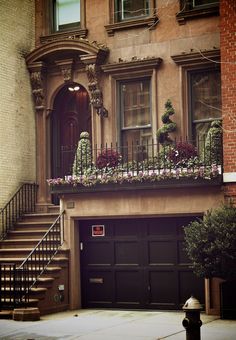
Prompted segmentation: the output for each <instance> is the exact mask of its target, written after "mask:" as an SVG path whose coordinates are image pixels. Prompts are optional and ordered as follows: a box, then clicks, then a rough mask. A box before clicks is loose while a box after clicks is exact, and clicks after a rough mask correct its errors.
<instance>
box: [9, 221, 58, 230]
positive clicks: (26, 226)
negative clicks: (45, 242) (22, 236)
mask: <svg viewBox="0 0 236 340" xmlns="http://www.w3.org/2000/svg"><path fill="white" fill-rule="evenodd" d="M53 223H54V221H53V222H51V221H34V222H28V221H21V222H18V223H17V224H16V225H15V227H14V230H22V229H23V228H24V229H29V228H30V229H32V228H33V229H37V228H41V227H46V228H47V229H49V228H50V227H51V225H52V224H53Z"/></svg>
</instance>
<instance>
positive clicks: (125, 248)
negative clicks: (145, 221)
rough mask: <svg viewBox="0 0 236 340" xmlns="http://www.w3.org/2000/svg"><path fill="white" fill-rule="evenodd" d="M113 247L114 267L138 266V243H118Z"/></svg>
mask: <svg viewBox="0 0 236 340" xmlns="http://www.w3.org/2000/svg"><path fill="white" fill-rule="evenodd" d="M114 247H115V260H114V262H115V265H137V266H138V265H140V252H139V243H138V242H127V241H118V242H115V244H114Z"/></svg>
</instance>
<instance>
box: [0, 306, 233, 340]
mask: <svg viewBox="0 0 236 340" xmlns="http://www.w3.org/2000/svg"><path fill="white" fill-rule="evenodd" d="M183 318H184V312H182V311H179V312H176V311H175V312H166V311H127V310H126V311H121V310H96V309H82V310H77V311H67V312H62V313H56V314H51V315H47V316H42V317H41V319H40V321H31V322H30V321H24V322H21V321H13V320H0V339H3V340H45V339H47V340H63V339H66V340H76V339H79V340H121V339H122V340H160V339H168V340H185V339H186V333H185V329H184V328H183V326H182V320H183ZM201 320H202V322H203V325H202V327H201V340H235V339H236V320H220V319H218V318H217V317H215V316H208V315H205V314H204V313H201Z"/></svg>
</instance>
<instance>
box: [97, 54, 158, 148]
mask: <svg viewBox="0 0 236 340" xmlns="http://www.w3.org/2000/svg"><path fill="white" fill-rule="evenodd" d="M161 63H162V59H161V58H150V59H149V58H147V59H141V60H139V59H137V60H132V61H120V62H119V63H114V64H106V65H102V66H101V68H102V71H103V72H104V73H105V74H108V75H109V76H110V79H111V93H110V98H112V101H111V112H115V115H113V116H112V135H113V138H114V142H116V141H118V143H119V145H120V143H121V113H120V104H119V103H120V95H119V83H120V82H125V81H128V80H131V81H132V80H137V79H138V80H140V79H144V78H146V79H147V78H148V79H150V88H151V91H150V99H151V103H150V108H151V130H152V131H151V133H152V138H153V139H155V137H156V131H157V97H156V95H155V94H156V93H157V82H156V78H157V72H158V68H159V66H160V64H161Z"/></svg>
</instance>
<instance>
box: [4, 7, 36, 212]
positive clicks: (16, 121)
mask: <svg viewBox="0 0 236 340" xmlns="http://www.w3.org/2000/svg"><path fill="white" fill-rule="evenodd" d="M34 18H35V16H34V0H8V1H1V2H0V21H1V48H0V89H1V94H0V97H1V107H0V160H1V166H0V188H1V195H0V208H1V207H2V206H3V205H4V204H5V203H6V202H7V201H8V200H9V198H10V196H11V195H12V194H13V193H14V192H15V190H16V188H17V187H18V186H19V185H20V183H21V182H23V181H34V180H35V115H34V109H33V104H32V98H31V88H30V80H29V73H28V70H27V68H26V64H25V58H24V57H25V55H26V54H27V53H28V52H29V51H30V50H32V49H33V48H34V22H35V19H34Z"/></svg>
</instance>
